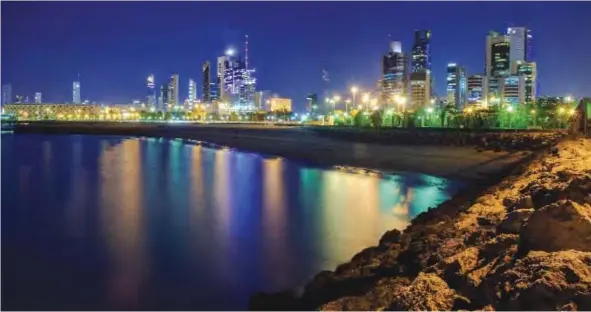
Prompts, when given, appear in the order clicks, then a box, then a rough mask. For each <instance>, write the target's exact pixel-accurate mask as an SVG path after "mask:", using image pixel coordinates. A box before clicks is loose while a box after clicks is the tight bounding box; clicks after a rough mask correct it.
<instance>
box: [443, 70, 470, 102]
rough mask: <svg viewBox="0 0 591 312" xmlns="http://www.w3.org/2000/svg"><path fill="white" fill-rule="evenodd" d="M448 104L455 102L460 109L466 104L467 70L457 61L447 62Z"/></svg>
mask: <svg viewBox="0 0 591 312" xmlns="http://www.w3.org/2000/svg"><path fill="white" fill-rule="evenodd" d="M446 81H447V88H446V89H447V104H453V105H455V106H456V108H458V109H459V110H463V109H464V106H465V105H466V91H467V90H466V89H467V81H466V70H465V69H464V67H462V66H458V65H457V64H455V63H449V64H447V79H446Z"/></svg>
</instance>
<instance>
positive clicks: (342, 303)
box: [319, 278, 409, 311]
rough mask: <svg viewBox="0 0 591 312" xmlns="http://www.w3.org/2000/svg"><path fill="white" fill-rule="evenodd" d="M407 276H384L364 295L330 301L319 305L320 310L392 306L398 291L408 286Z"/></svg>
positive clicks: (380, 308) (371, 308) (356, 309)
mask: <svg viewBox="0 0 591 312" xmlns="http://www.w3.org/2000/svg"><path fill="white" fill-rule="evenodd" d="M408 284H409V281H408V279H406V278H384V279H382V280H380V281H379V282H378V283H377V284H376V286H375V287H374V288H372V289H371V290H370V291H368V292H367V293H366V294H364V295H362V296H348V297H342V298H339V299H337V300H334V301H331V302H328V303H326V304H323V305H322V306H320V307H319V310H320V311H372V310H373V311H375V310H378V311H380V310H384V309H386V308H388V306H390V304H391V303H392V301H393V300H394V297H395V296H396V294H397V293H399V292H400V291H402V290H403V287H404V286H408Z"/></svg>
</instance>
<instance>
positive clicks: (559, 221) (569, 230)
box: [520, 200, 591, 251]
mask: <svg viewBox="0 0 591 312" xmlns="http://www.w3.org/2000/svg"><path fill="white" fill-rule="evenodd" d="M520 234H521V235H520V236H521V238H522V243H523V245H522V247H523V248H525V250H543V251H560V250H567V249H576V250H581V251H591V206H590V205H587V204H584V205H581V204H577V203H576V202H573V201H570V200H561V201H559V202H556V203H554V204H551V205H548V206H546V207H544V208H542V209H540V210H537V211H535V212H534V213H533V214H532V215H531V217H529V219H528V221H527V224H526V225H524V226H523V227H521V231H520ZM520 249H521V247H520Z"/></svg>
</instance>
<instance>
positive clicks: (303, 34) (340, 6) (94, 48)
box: [2, 2, 591, 110]
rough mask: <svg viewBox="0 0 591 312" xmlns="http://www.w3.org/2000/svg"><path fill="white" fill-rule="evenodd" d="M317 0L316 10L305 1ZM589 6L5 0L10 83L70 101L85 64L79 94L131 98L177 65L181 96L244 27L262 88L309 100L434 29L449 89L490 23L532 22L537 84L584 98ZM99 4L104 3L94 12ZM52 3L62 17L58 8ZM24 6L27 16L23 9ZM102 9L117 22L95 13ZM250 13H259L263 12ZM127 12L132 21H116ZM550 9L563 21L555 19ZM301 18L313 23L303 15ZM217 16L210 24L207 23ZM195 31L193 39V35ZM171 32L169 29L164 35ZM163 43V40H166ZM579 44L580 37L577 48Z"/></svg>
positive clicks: (357, 80)
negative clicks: (326, 79)
mask: <svg viewBox="0 0 591 312" xmlns="http://www.w3.org/2000/svg"><path fill="white" fill-rule="evenodd" d="M228 5H232V6H236V7H237V8H238V7H239V8H240V9H237V10H236V11H238V12H241V13H240V14H237V13H232V12H230V11H227V14H226V15H223V18H221V19H219V21H216V20H215V19H213V18H210V17H208V16H210V15H211V16H213V15H216V14H210V13H208V14H204V15H203V16H202V17H203V19H199V21H196V22H190V23H188V22H187V21H185V20H186V19H184V18H183V17H182V16H185V14H187V12H193V11H194V12H203V11H204V10H207V11H209V12H217V11H224V12H225V10H224V8H226V7H227V6H228ZM163 6H166V7H168V8H170V9H171V10H172V11H174V12H178V14H177V15H178V16H176V15H175V14H168V13H165V10H162V8H163ZM491 6H492V7H495V8H496V9H499V8H505V9H500V10H498V11H499V16H498V17H495V16H490V15H489V14H486V16H487V18H474V16H468V17H467V18H465V19H463V21H464V23H458V21H454V20H446V19H445V18H442V16H441V15H443V17H445V15H446V14H443V13H445V12H446V11H448V12H451V11H454V12H456V13H454V14H458V15H461V14H462V12H466V11H471V10H470V9H475V10H476V12H487V10H489V7H491ZM310 7H312V8H315V10H312V11H313V12H310V10H305V8H310ZM417 8H423V9H422V10H423V11H424V12H418V13H416V14H415V15H414V18H413V14H410V15H409V16H406V14H405V15H402V16H400V19H396V20H392V19H390V23H386V21H383V20H380V19H379V18H376V17H375V16H374V17H373V18H372V14H375V15H377V16H378V17H379V16H384V17H386V16H387V14H384V13H385V12H388V10H390V11H392V12H395V11H398V10H408V11H409V12H415V11H416V9H417ZM584 8H591V4H588V3H562V4H561V3H548V4H544V5H543V6H541V5H539V4H537V3H502V2H494V3H482V4H480V3H479V4H476V5H475V4H471V3H462V2H458V3H428V4H426V3H397V2H392V3H314V4H305V3H223V2H222V3H196V2H174V3H160V2H158V3H156V2H154V3H141V2H137V3H114V2H107V3H101V4H100V6H97V4H96V3H91V2H85V3H76V2H71V3H6V2H3V3H2V38H3V39H2V41H3V45H2V63H3V66H2V84H3V85H4V84H11V85H12V94H13V95H19V94H24V95H32V94H35V92H41V93H42V94H43V99H44V100H45V99H47V101H54V102H59V101H63V102H69V101H71V97H72V90H71V87H72V81H75V80H77V75H78V73H80V74H81V79H80V84H81V90H82V91H81V93H82V100H87V99H90V100H92V101H105V102H114V103H127V102H131V100H132V99H142V100H144V98H145V77H146V76H147V75H148V74H152V73H153V74H154V77H155V81H156V85H161V84H163V83H166V82H167V80H168V79H169V78H170V76H171V75H173V74H179V76H180V80H181V81H180V84H179V88H180V90H179V100H180V101H182V100H184V99H185V98H186V97H187V95H188V88H187V86H188V79H189V78H193V79H195V81H196V84H197V85H199V86H201V85H202V83H203V82H202V80H201V79H200V78H201V77H200V76H201V66H202V64H203V63H204V62H209V63H210V64H217V58H218V57H220V56H222V55H223V53H224V51H225V49H226V48H229V47H233V48H235V49H236V50H238V51H240V52H243V49H244V46H243V40H244V36H245V34H248V35H249V37H250V41H249V64H251V65H252V66H249V67H256V68H257V74H256V77H257V88H258V89H261V90H272V91H273V92H276V93H278V94H280V95H282V96H285V97H289V98H292V99H293V100H294V106H295V108H296V109H299V110H301V109H302V108H303V105H304V103H305V101H306V100H305V99H306V96H307V95H308V94H309V93H321V91H322V88H323V84H322V79H321V78H322V70H323V69H327V70H328V72H329V74H330V77H331V81H330V89H333V90H339V91H345V90H348V88H349V87H350V86H351V85H357V86H360V87H361V88H372V89H374V88H375V85H376V82H377V80H378V79H380V74H381V71H382V69H381V66H382V56H383V54H384V53H386V52H387V50H388V46H389V44H390V41H391V40H394V41H399V42H401V43H402V47H403V50H402V51H403V52H404V53H406V54H407V55H410V54H411V49H412V46H413V43H414V40H413V36H414V31H415V30H416V29H429V30H430V31H431V36H432V42H431V47H430V50H431V51H430V53H431V59H432V60H431V62H432V65H431V67H432V71H433V87H434V89H435V93H436V94H437V95H438V96H440V97H444V96H445V94H446V93H445V91H446V83H445V77H446V66H447V64H448V63H458V64H462V66H464V67H465V68H466V75H467V76H472V75H477V74H483V73H484V68H485V42H486V36H487V35H488V32H489V31H491V30H494V31H498V32H505V31H506V29H507V28H508V27H511V26H524V27H527V28H529V29H531V30H532V33H533V49H532V50H533V59H534V60H535V61H536V62H537V66H538V81H539V83H540V89H539V90H538V95H540V96H543V95H557V96H562V95H566V94H571V95H574V96H576V97H580V96H583V95H585V92H587V93H588V90H586V89H585V87H586V86H589V85H591V78H590V77H589V76H588V75H585V74H586V73H585V71H584V69H583V68H585V66H582V65H583V64H586V62H588V60H586V59H585V52H584V51H585V50H588V48H589V47H590V46H591V41H590V40H588V39H587V41H585V39H584V38H581V37H580V36H577V34H578V32H577V30H581V29H582V28H581V27H584V26H585V25H584V22H583V21H584V19H583V17H584V14H583V11H585V10H584ZM509 9H510V10H509ZM97 10H98V12H103V13H104V14H97ZM508 11H511V12H508ZM58 12H59V13H58ZM327 12H333V13H339V14H336V15H347V16H348V18H347V19H344V18H343V19H342V22H338V19H337V23H336V25H335V23H331V21H334V16H333V17H330V16H326V13H327ZM350 12H352V13H351V14H350V16H349V15H348V13H350ZM435 12H438V14H435ZM528 12H529V14H524V13H528ZM54 13H56V14H59V15H60V16H62V17H63V20H62V21H56V20H55V19H53V18H50V17H52V16H53V14H54ZM132 13H134V14H133V15H131V14H132ZM288 13H289V15H288ZM345 13H347V14H345ZM419 13H421V14H419ZM25 14H26V17H27V18H23V17H24V16H25ZM95 14H96V15H97V16H101V19H102V20H109V21H110V24H109V25H104V24H100V23H98V20H97V18H96V17H94V15H95ZM154 14H162V22H158V23H153V24H148V27H146V24H145V23H141V22H140V19H141V18H147V17H149V16H153V15H154ZM197 14H198V13H197ZM253 14H257V16H260V17H256V18H254V15H253ZM127 15H129V16H127ZM175 16H176V17H175ZM218 16H219V15H218ZM110 17H113V18H110ZM124 17H125V18H126V19H128V20H127V21H126V22H121V21H117V18H124ZM549 17H551V18H552V19H557V20H561V21H562V22H561V23H558V25H557V24H556V23H550V22H548V21H549V20H550V19H548V18H549ZM323 19H324V20H323ZM111 20H113V21H112V23H111ZM300 20H302V21H306V22H307V23H304V24H306V25H304V26H302V25H300V24H302V23H299V22H298V21H300ZM166 21H171V22H172V25H171V27H170V28H167V27H158V25H160V24H162V25H166V24H167V23H166ZM294 24H297V25H300V26H297V25H296V26H294ZM460 24H464V27H462V26H461V25H460ZM200 25H201V26H200ZM208 25H209V26H211V27H207V29H206V30H205V29H204V27H206V26H208ZM270 25H273V27H269V26H270ZM466 25H470V27H465V26H466ZM189 26H190V27H189ZM337 26H339V27H337ZM354 26H358V27H357V29H356V27H354ZM298 27H299V28H298ZM114 30H117V33H116V34H113V32H114ZM188 30H190V33H191V38H193V40H187V38H188V37H187V36H188V35H187V31H188ZM167 34H168V35H169V37H168V38H166V36H164V35H167ZM389 35H390V36H389ZM573 36H574V37H573ZM163 39H167V40H164V41H163ZM575 39H576V40H575ZM159 42H161V43H162V42H166V44H164V43H162V44H163V45H162V46H160V45H158V44H157V43H159ZM575 44H576V45H577V48H575V49H573V48H572V46H573V45H575ZM171 47H172V48H171ZM23 51H24V52H23ZM557 60H560V61H561V62H560V63H558V62H557ZM409 68H412V66H411V65H410V64H409ZM211 71H212V72H211V76H210V77H211V80H210V82H215V79H214V77H216V75H217V73H215V72H214V71H215V68H212V69H211ZM409 71H410V70H409ZM564 77H570V78H571V79H564ZM200 89H201V88H199V91H201V90H200ZM199 93H201V92H199ZM201 95H203V94H201ZM68 97H69V99H68Z"/></svg>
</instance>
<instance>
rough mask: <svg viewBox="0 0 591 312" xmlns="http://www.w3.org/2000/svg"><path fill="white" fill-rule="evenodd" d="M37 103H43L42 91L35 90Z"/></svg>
mask: <svg viewBox="0 0 591 312" xmlns="http://www.w3.org/2000/svg"><path fill="white" fill-rule="evenodd" d="M35 104H41V92H35Z"/></svg>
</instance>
